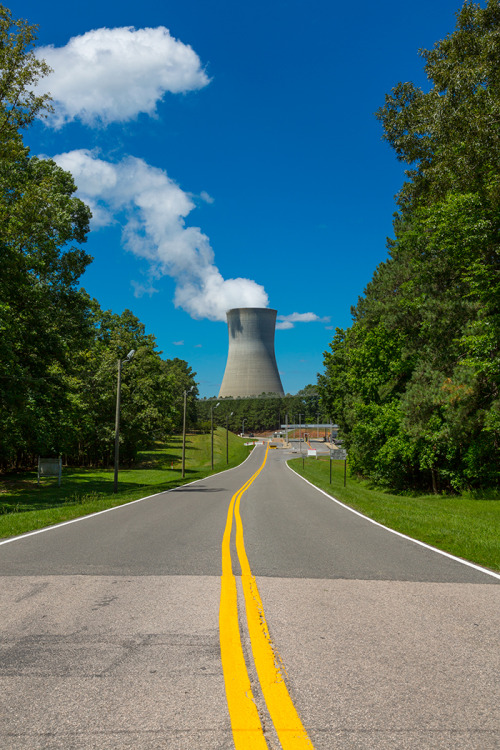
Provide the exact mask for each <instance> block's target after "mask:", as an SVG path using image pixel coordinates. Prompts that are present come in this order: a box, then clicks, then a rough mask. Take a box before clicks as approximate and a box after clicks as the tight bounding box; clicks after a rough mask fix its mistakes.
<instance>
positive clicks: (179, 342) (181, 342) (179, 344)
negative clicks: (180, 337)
mask: <svg viewBox="0 0 500 750" xmlns="http://www.w3.org/2000/svg"><path fill="white" fill-rule="evenodd" d="M172 344H173V345H174V346H184V341H172Z"/></svg>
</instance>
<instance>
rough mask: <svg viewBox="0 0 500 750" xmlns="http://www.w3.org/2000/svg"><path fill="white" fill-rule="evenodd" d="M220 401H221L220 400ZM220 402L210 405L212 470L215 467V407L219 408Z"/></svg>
mask: <svg viewBox="0 0 500 750" xmlns="http://www.w3.org/2000/svg"><path fill="white" fill-rule="evenodd" d="M219 403H220V402H219ZM218 406H219V404H216V405H215V406H214V405H213V404H212V405H211V407H210V434H211V440H210V445H211V457H212V471H213V468H214V409H217V407H218Z"/></svg>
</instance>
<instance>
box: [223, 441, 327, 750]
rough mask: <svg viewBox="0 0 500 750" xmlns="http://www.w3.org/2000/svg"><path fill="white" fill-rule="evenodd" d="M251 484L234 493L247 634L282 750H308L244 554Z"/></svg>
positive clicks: (237, 543) (309, 744)
mask: <svg viewBox="0 0 500 750" xmlns="http://www.w3.org/2000/svg"><path fill="white" fill-rule="evenodd" d="M268 450H269V444H268V447H267V449H266V454H265V456H264V461H263V463H262V466H261V467H260V469H259V472H260V471H261V470H262V469H263V468H264V465H265V463H266V460H267V452H268ZM259 472H256V474H254V476H253V477H252V479H251V482H253V480H254V479H255V477H256V476H257V474H258V473H259ZM251 482H250V483H247V485H246V486H245V487H244V488H243V489H242V490H240V491H239V492H238V493H237V495H236V503H235V507H234V516H235V519H236V550H237V552H238V559H239V561H240V565H241V574H242V575H241V580H242V585H243V592H244V594H245V606H246V614H247V624H248V632H249V634H250V641H251V644H252V652H253V657H254V661H255V667H256V669H257V674H258V677H259V682H260V686H261V688H262V693H263V695H264V699H265V701H266V704H267V708H268V711H269V714H270V716H271V719H272V722H273V724H274V727H275V729H276V733H277V735H278V738H279V741H280V743H281V746H282V748H283V750H306V748H307V749H308V750H311V749H312V748H313V745H312V743H311V740H310V739H309V737H308V736H307V732H306V730H305V729H304V726H303V724H302V722H301V720H300V717H299V715H298V713H297V711H296V709H295V706H294V705H293V702H292V699H291V698H290V694H289V692H288V690H287V687H286V684H285V679H284V674H285V670H284V667H283V664H282V662H281V658H280V656H279V654H278V653H277V652H276V651H275V649H274V646H273V643H272V641H271V638H270V635H269V628H268V626H267V622H266V617H265V614H264V607H263V605H262V600H261V598H260V594H259V590H258V588H257V582H256V580H255V577H254V576H253V575H252V571H251V569H250V563H249V562H248V557H247V554H246V551H245V542H244V538H243V523H242V520H241V515H240V500H241V496H242V495H243V493H244V492H245V491H246V489H248V487H249V486H250V484H251Z"/></svg>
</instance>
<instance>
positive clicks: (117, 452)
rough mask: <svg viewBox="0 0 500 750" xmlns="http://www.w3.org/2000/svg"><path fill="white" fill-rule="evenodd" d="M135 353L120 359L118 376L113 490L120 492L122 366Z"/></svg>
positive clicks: (130, 352) (133, 351) (131, 351)
mask: <svg viewBox="0 0 500 750" xmlns="http://www.w3.org/2000/svg"><path fill="white" fill-rule="evenodd" d="M134 354H135V349H131V350H130V351H129V353H128V354H127V356H126V357H125V359H124V360H123V361H122V360H121V359H119V360H118V377H117V381H116V412H115V474H114V480H113V492H118V467H119V464H120V400H121V388H122V367H123V365H126V364H127V362H130V360H131V359H132V357H133V356H134Z"/></svg>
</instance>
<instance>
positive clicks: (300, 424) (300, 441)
mask: <svg viewBox="0 0 500 750" xmlns="http://www.w3.org/2000/svg"><path fill="white" fill-rule="evenodd" d="M301 417H302V414H299V448H300V452H301V453H302V419H301Z"/></svg>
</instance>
